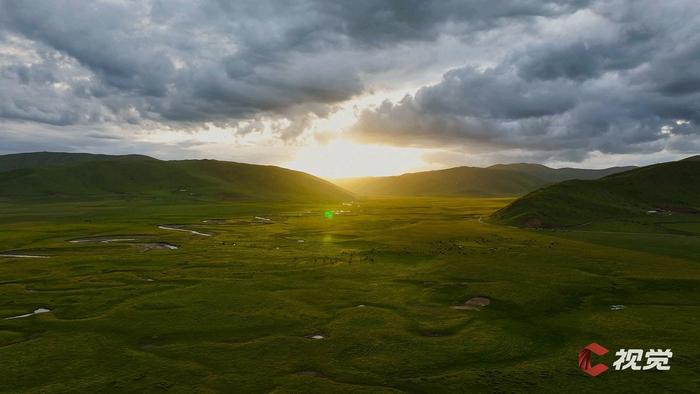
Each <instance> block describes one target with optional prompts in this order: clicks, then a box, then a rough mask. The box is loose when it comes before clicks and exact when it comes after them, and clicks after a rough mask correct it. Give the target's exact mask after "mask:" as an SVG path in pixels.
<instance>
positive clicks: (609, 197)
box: [492, 156, 700, 227]
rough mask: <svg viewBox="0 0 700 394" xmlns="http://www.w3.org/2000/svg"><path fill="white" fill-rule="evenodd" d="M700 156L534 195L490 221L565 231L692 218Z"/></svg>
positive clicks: (697, 202) (697, 204)
mask: <svg viewBox="0 0 700 394" xmlns="http://www.w3.org/2000/svg"><path fill="white" fill-rule="evenodd" d="M699 208H700V156H694V157H691V158H688V159H685V160H681V161H676V162H669V163H661V164H655V165H651V166H647V167H642V168H637V169H634V170H631V171H626V172H622V173H618V174H614V175H609V176H607V177H604V178H601V179H598V180H571V181H566V182H562V183H558V184H555V185H551V186H548V187H545V188H542V189H539V190H536V191H534V192H532V193H530V194H528V195H526V196H524V197H522V198H520V199H518V200H516V201H514V202H513V203H512V204H510V205H508V206H507V207H505V208H503V209H501V210H499V211H497V212H496V213H494V214H493V215H492V219H493V220H495V221H496V222H500V223H504V224H511V225H516V226H524V227H566V226H575V225H581V224H586V223H590V222H594V221H599V220H610V219H624V218H630V217H639V216H640V215H649V214H657V213H664V212H667V213H670V212H677V213H697V212H698V209H699Z"/></svg>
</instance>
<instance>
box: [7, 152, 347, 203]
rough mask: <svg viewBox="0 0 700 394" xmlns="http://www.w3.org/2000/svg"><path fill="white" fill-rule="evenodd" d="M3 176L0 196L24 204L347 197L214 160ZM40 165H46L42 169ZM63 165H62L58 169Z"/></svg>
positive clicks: (97, 164) (71, 163) (93, 162)
mask: <svg viewBox="0 0 700 394" xmlns="http://www.w3.org/2000/svg"><path fill="white" fill-rule="evenodd" d="M39 156H40V157H39V158H38V159H37V160H35V161H34V162H31V160H29V159H26V160H25V161H26V162H28V164H27V165H26V167H33V168H21V169H14V170H11V171H4V172H0V184H2V185H3V187H2V189H0V196H1V197H4V198H10V199H22V198H46V197H53V198H55V197H67V198H98V197H99V198H102V197H105V196H157V197H167V198H185V197H187V198H191V197H197V198H215V199H230V198H234V199H262V200H277V201H287V200H289V201H305V200H311V201H340V200H346V199H351V198H352V196H350V194H349V193H347V192H346V191H344V190H342V189H340V188H339V187H337V186H335V185H333V184H331V183H330V182H327V181H324V180H322V179H319V178H316V177H313V176H311V175H308V174H305V173H302V172H298V171H292V170H287V169H284V168H279V167H274V166H259V165H251V164H241V163H232V162H222V161H215V160H184V161H160V160H156V159H153V158H150V157H146V156H117V157H112V158H110V157H109V156H106V157H104V156H101V157H99V158H97V159H95V158H89V157H85V156H83V155H78V156H76V157H73V158H72V159H71V158H70V157H68V158H67V157H65V156H64V157H61V158H60V160H59V161H57V160H49V162H50V164H46V163H47V161H42V159H43V158H44V155H43V154H39ZM39 163H44V164H43V165H42V164H39ZM59 163H63V164H59ZM18 165H20V164H18Z"/></svg>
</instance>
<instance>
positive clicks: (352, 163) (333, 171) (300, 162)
mask: <svg viewBox="0 0 700 394" xmlns="http://www.w3.org/2000/svg"><path fill="white" fill-rule="evenodd" d="M424 153H425V152H424V151H423V150H422V149H416V148H396V147H389V146H381V145H363V144H356V143H352V142H349V141H346V140H342V139H337V140H334V141H332V142H330V143H328V144H325V145H312V146H307V147H304V148H302V149H301V150H299V152H298V153H297V155H296V158H295V159H294V160H292V161H290V162H288V163H285V164H284V167H288V168H292V169H295V170H299V171H304V172H308V173H311V174H314V175H317V176H320V177H324V178H328V179H334V178H350V177H360V176H385V175H397V174H400V173H404V172H409V171H416V170H419V169H421V168H423V167H424V166H425V162H424V161H423V159H422V156H423V154H424Z"/></svg>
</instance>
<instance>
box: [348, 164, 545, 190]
mask: <svg viewBox="0 0 700 394" xmlns="http://www.w3.org/2000/svg"><path fill="white" fill-rule="evenodd" d="M545 183H546V182H545V181H543V180H542V179H540V178H537V177H535V176H532V175H528V174H522V173H518V172H513V171H505V170H494V169H487V168H476V167H456V168H450V169H447V170H438V171H425V172H416V173H411V174H403V175H399V176H390V177H376V178H356V179H345V180H339V181H336V184H338V185H340V186H342V187H344V188H346V189H348V190H350V191H352V192H354V193H357V194H363V195H396V196H409V195H413V196H454V195H461V196H481V197H486V196H514V195H519V194H523V193H526V192H528V191H530V190H533V189H535V188H537V187H540V186H542V185H544V184H545Z"/></svg>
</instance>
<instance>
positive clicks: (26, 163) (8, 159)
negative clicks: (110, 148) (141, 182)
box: [0, 152, 156, 171]
mask: <svg viewBox="0 0 700 394" xmlns="http://www.w3.org/2000/svg"><path fill="white" fill-rule="evenodd" d="M133 159H143V160H154V161H155V160H156V159H154V158H152V157H148V156H142V155H96V154H92V153H63V152H33V153H13V154H9V155H0V171H12V170H18V169H22V168H40V167H55V166H65V165H71V164H78V163H85V162H94V161H115V160H133Z"/></svg>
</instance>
